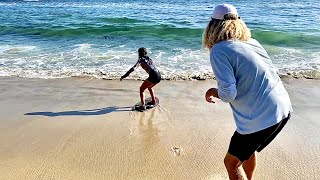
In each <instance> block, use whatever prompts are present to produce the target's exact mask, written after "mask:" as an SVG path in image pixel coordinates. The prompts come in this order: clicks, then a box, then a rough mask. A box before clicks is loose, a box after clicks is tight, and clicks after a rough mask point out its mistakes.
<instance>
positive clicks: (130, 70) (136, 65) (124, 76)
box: [120, 60, 140, 81]
mask: <svg viewBox="0 0 320 180" xmlns="http://www.w3.org/2000/svg"><path fill="white" fill-rule="evenodd" d="M139 64H140V63H139V60H138V62H137V63H136V64H135V65H134V66H132V68H130V69H129V71H127V72H126V73H125V74H124V75H123V76H121V78H120V81H122V79H124V78H126V77H128V76H129V75H130V73H132V72H133V71H134V69H135V68H137V67H138V66H139Z"/></svg>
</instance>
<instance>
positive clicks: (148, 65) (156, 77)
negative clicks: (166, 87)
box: [136, 56, 161, 84]
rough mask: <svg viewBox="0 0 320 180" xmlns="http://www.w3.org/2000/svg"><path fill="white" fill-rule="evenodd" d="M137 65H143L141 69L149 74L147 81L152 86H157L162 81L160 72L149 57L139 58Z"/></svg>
mask: <svg viewBox="0 0 320 180" xmlns="http://www.w3.org/2000/svg"><path fill="white" fill-rule="evenodd" d="M136 65H141V67H142V68H143V69H144V70H145V71H146V72H147V73H148V74H149V77H148V78H147V79H146V80H147V81H149V82H151V83H152V84H157V83H159V82H160V81H161V74H160V72H159V70H158V69H157V68H156V67H155V66H154V64H153V61H152V60H151V59H150V58H149V57H148V56H143V57H139V60H138V62H137V64H136Z"/></svg>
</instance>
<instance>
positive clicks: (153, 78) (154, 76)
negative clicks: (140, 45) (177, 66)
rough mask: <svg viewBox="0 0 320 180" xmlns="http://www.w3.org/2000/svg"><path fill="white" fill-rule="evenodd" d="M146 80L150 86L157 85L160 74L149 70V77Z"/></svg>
mask: <svg viewBox="0 0 320 180" xmlns="http://www.w3.org/2000/svg"><path fill="white" fill-rule="evenodd" d="M146 80H147V81H149V82H151V83H152V84H158V83H159V82H160V81H161V75H160V72H159V71H157V70H150V72H149V77H148V78H147V79H146Z"/></svg>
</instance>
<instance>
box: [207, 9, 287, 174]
mask: <svg viewBox="0 0 320 180" xmlns="http://www.w3.org/2000/svg"><path fill="white" fill-rule="evenodd" d="M203 44H204V46H205V47H206V48H208V49H209V50H210V62H211V66H212V69H213V72H214V74H215V77H216V79H217V83H218V87H216V88H215V87H214V88H210V89H209V90H208V91H207V92H206V94H205V98H206V100H207V101H208V102H210V103H214V99H213V98H219V99H221V100H222V101H224V102H227V103H229V104H230V107H231V109H232V111H233V117H234V121H235V123H236V127H237V129H236V131H235V132H234V134H233V136H232V138H231V141H230V145H229V149H228V152H227V154H226V156H225V159H224V163H225V166H226V169H227V171H228V175H229V178H230V179H238V178H245V177H247V178H248V179H251V178H252V175H253V172H254V169H255V167H256V152H260V151H261V150H262V149H264V148H265V147H266V146H267V145H268V144H269V143H270V142H271V141H272V140H273V139H274V138H275V137H276V135H277V134H278V133H279V132H280V131H281V129H282V128H283V127H284V125H285V124H286V122H287V121H288V120H289V118H290V112H291V111H292V107H291V102H290V98H289V95H288V93H287V91H286V90H285V88H284V86H283V84H282V82H281V79H280V78H279V75H278V70H277V68H276V67H275V66H274V65H273V63H272V61H271V59H270V57H269V55H268V54H267V52H266V50H265V49H264V48H263V47H262V46H261V44H260V43H259V42H258V41H256V40H255V39H253V38H251V33H250V30H249V29H248V28H247V27H246V24H245V23H244V22H243V21H242V20H241V18H240V17H239V15H238V12H237V10H236V8H235V7H234V6H232V5H229V4H220V5H217V6H216V7H215V9H214V11H213V14H212V17H211V21H210V22H209V23H208V25H207V27H206V29H205V32H204V37H203ZM243 171H244V172H243Z"/></svg>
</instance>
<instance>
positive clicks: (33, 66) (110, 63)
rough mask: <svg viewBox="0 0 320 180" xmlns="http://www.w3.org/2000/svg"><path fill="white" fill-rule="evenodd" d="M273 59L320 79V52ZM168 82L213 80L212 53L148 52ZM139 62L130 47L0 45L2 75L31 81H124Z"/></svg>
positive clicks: (286, 71) (287, 69) (284, 51)
mask: <svg viewBox="0 0 320 180" xmlns="http://www.w3.org/2000/svg"><path fill="white" fill-rule="evenodd" d="M267 49H268V51H270V54H271V57H272V59H273V61H274V63H275V65H276V66H277V67H278V68H279V71H280V73H281V74H282V75H290V76H295V77H306V78H320V75H319V71H320V60H319V57H320V56H319V53H311V54H310V55H306V54H305V52H303V51H299V50H295V49H292V48H291V49H290V48H281V49H279V48H278V49H274V50H273V49H272V48H271V47H268V48H267ZM148 52H149V56H150V57H151V58H152V59H153V60H154V62H155V64H156V66H157V67H158V69H159V70H160V71H161V74H162V77H163V78H164V79H208V78H213V77H214V75H213V73H212V69H211V65H210V61H209V53H208V52H207V51H205V50H202V49H201V50H191V49H186V48H176V49H172V50H171V51H161V50H153V49H148ZM137 59H138V55H137V51H136V50H132V49H128V48H127V47H126V46H123V45H122V46H121V47H120V46H118V47H110V46H108V45H104V46H103V47H101V46H97V45H94V44H77V45H74V46H73V47H72V48H71V49H68V50H64V51H61V52H59V53H56V52H43V51H42V50H41V49H40V48H37V47H36V46H0V76H19V77H27V78H61V77H70V76H92V77H96V78H106V79H113V78H120V77H121V76H122V75H123V74H124V73H125V72H126V71H127V70H128V69H129V68H130V67H132V66H133V65H134V64H135V63H136V62H137ZM146 77H147V74H146V73H145V72H144V71H143V70H142V68H138V69H137V70H136V71H135V72H134V73H132V74H131V75H130V77H128V78H131V79H144V78H146Z"/></svg>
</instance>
